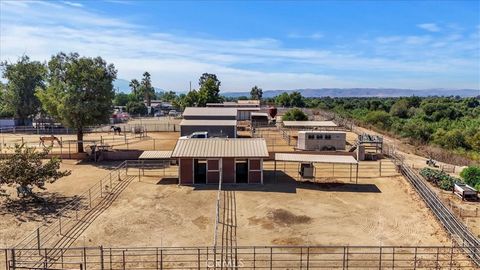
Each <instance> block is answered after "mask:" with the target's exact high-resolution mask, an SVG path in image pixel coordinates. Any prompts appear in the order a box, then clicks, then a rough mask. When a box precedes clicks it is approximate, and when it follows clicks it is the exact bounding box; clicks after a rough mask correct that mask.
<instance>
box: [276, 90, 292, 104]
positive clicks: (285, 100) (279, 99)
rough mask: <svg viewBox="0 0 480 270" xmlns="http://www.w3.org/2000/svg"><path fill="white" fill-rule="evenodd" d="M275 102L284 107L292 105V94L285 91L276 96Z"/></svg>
mask: <svg viewBox="0 0 480 270" xmlns="http://www.w3.org/2000/svg"><path fill="white" fill-rule="evenodd" d="M275 104H277V105H278V106H283V107H290V95H289V94H288V93H287V92H283V93H281V94H280V95H278V96H276V97H275Z"/></svg>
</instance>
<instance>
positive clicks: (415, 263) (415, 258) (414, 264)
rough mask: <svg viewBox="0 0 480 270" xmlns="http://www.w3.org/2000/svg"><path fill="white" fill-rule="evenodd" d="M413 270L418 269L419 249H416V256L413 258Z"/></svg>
mask: <svg viewBox="0 0 480 270" xmlns="http://www.w3.org/2000/svg"><path fill="white" fill-rule="evenodd" d="M413 269H417V247H415V256H414V257H413Z"/></svg>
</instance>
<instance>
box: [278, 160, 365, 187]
mask: <svg viewBox="0 0 480 270" xmlns="http://www.w3.org/2000/svg"><path fill="white" fill-rule="evenodd" d="M277 161H284V162H296V163H299V164H300V166H299V171H298V173H299V175H300V176H301V178H310V179H315V167H314V165H315V163H328V164H333V167H332V168H333V175H335V167H334V166H335V164H344V165H345V164H346V165H350V166H349V178H350V181H352V179H353V178H355V183H358V161H357V160H356V159H355V158H354V157H353V156H351V155H317V154H299V153H275V160H274V179H275V181H276V179H277ZM353 166H355V168H353ZM353 172H355V175H353Z"/></svg>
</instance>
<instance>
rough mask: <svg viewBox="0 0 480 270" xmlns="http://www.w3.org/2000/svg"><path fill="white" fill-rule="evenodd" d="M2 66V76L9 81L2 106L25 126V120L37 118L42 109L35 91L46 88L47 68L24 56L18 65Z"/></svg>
mask: <svg viewBox="0 0 480 270" xmlns="http://www.w3.org/2000/svg"><path fill="white" fill-rule="evenodd" d="M0 66H1V68H2V76H3V78H4V79H6V80H7V84H6V88H5V91H4V93H3V94H2V102H1V103H3V105H1V106H2V107H3V110H4V111H6V112H11V113H13V116H14V117H16V118H19V119H20V121H21V122H22V124H25V120H26V119H28V118H31V117H33V116H35V114H37V113H38V111H39V109H40V102H39V100H38V98H37V97H36V96H35V89H36V88H42V89H43V88H44V87H45V83H44V77H45V73H46V69H45V66H44V65H43V64H42V63H40V62H38V61H30V58H29V57H28V56H22V57H21V58H20V59H19V60H18V61H17V62H16V63H8V62H6V61H5V62H2V63H1V64H0Z"/></svg>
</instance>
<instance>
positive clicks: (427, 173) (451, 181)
mask: <svg viewBox="0 0 480 270" xmlns="http://www.w3.org/2000/svg"><path fill="white" fill-rule="evenodd" d="M420 175H422V176H423V177H424V178H425V179H426V180H427V181H428V182H432V183H433V184H435V185H436V186H438V187H439V188H441V189H443V190H452V189H453V186H454V185H455V183H456V182H462V181H461V179H458V178H456V177H452V176H450V175H448V174H447V173H445V172H442V171H438V170H434V169H431V168H423V169H421V170H420Z"/></svg>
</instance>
